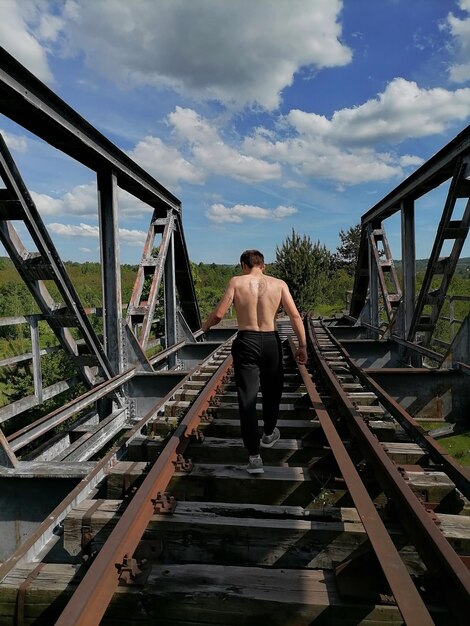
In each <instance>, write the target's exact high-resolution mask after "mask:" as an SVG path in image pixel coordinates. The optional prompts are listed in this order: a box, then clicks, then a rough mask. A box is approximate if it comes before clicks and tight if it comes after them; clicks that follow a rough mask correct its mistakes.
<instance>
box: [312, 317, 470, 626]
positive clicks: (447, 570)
mask: <svg viewBox="0 0 470 626" xmlns="http://www.w3.org/2000/svg"><path fill="white" fill-rule="evenodd" d="M322 330H324V329H322ZM327 336H328V335H327ZM308 337H309V342H310V345H311V347H312V349H313V355H314V358H315V362H316V364H317V366H318V367H319V369H320V371H321V373H322V375H323V377H324V378H325V379H326V381H327V383H328V386H329V388H330V391H331V392H332V393H333V395H334V396H335V398H336V399H337V400H338V402H339V403H340V405H341V406H342V407H343V409H344V416H345V419H346V422H347V425H348V428H349V430H350V432H351V434H352V435H353V437H355V438H356V440H357V442H358V444H359V447H360V449H361V451H362V453H363V455H364V457H365V458H366V459H367V460H368V461H369V462H370V463H371V465H372V466H373V468H374V470H375V472H376V476H377V480H378V481H379V483H380V484H381V486H382V488H383V490H384V492H385V493H386V494H387V496H388V497H389V498H390V499H391V500H392V501H393V502H394V504H395V509H396V512H397V514H398V516H399V519H400V522H401V524H402V525H403V527H404V528H405V529H406V531H407V532H408V534H409V536H410V538H411V539H412V541H413V542H414V544H415V546H416V549H417V550H418V553H419V555H420V557H421V558H422V560H423V562H424V563H425V564H426V566H427V567H428V569H429V570H430V571H431V572H438V573H439V579H440V580H441V581H442V585H441V588H442V589H443V591H444V592H445V594H446V596H447V600H448V604H449V608H450V609H451V610H452V612H453V613H454V615H455V618H456V623H462V624H464V623H465V624H466V623H467V619H466V618H465V615H467V616H468V610H469V608H470V572H469V571H468V570H467V568H466V567H465V565H464V563H463V562H462V560H461V559H460V558H459V556H458V555H457V554H456V552H455V551H454V550H453V548H452V546H451V545H450V544H449V543H448V541H447V540H446V539H445V538H444V537H443V535H442V533H441V532H440V530H439V529H438V527H437V526H436V524H435V523H434V522H433V521H432V519H431V517H430V515H429V514H428V512H427V511H426V510H425V509H424V507H423V506H422V504H421V503H420V502H419V500H418V499H417V497H416V496H415V494H414V493H413V491H412V490H411V489H410V488H409V486H408V485H407V484H406V482H405V481H404V480H403V477H402V476H401V474H400V472H399V471H398V469H397V467H396V466H395V464H394V463H393V462H392V461H391V460H390V458H389V457H388V455H387V453H386V452H385V450H384V448H383V446H382V445H381V444H380V442H379V441H378V439H377V438H376V437H375V436H374V435H373V434H372V432H371V431H370V429H369V428H368V426H367V425H366V423H365V421H364V420H363V418H362V416H361V414H360V413H359V412H358V411H357V410H356V408H355V407H354V405H353V404H352V402H351V401H350V400H349V398H348V397H347V394H346V393H345V391H344V390H343V389H342V387H341V384H340V382H339V380H338V378H337V377H336V376H335V375H334V373H333V372H332V371H331V369H330V368H329V366H328V364H327V363H326V360H325V359H324V357H323V356H322V354H321V351H320V348H319V345H318V341H317V335H316V332H315V330H314V328H313V324H312V321H311V320H309V323H308ZM328 338H329V337H328ZM334 345H335V347H336V348H338V349H339V350H340V351H341V353H342V354H343V355H344V349H343V348H342V347H341V345H340V344H338V343H335V344H334Z"/></svg>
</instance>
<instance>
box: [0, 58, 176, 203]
mask: <svg viewBox="0 0 470 626" xmlns="http://www.w3.org/2000/svg"><path fill="white" fill-rule="evenodd" d="M0 112H1V113H3V114H4V115H6V116H7V117H9V118H10V119H12V120H13V121H14V122H16V123H17V124H20V125H21V126H23V127H24V128H27V129H28V130H30V131H31V132H32V133H34V134H35V135H37V136H38V137H41V138H42V139H44V141H46V142H47V143H49V144H50V145H52V146H54V147H55V148H57V149H59V150H61V151H62V152H65V153H66V154H68V155H69V156H71V157H72V158H73V159H75V160H76V161H78V162H80V163H82V164H83V165H86V166H87V167H89V168H91V169H92V170H94V171H95V172H98V171H99V170H102V169H103V168H109V167H112V169H113V170H114V172H115V173H116V179H117V184H118V185H119V187H121V188H122V189H125V190H126V191H128V192H129V193H131V194H132V195H134V196H136V197H137V198H139V199H140V200H142V201H143V202H146V203H147V204H150V205H151V206H153V207H155V208H158V209H160V210H161V213H162V215H166V210H167V207H168V206H169V207H171V208H173V209H175V210H177V211H180V210H181V203H180V201H179V200H178V199H177V198H176V197H175V196H174V195H173V194H171V193H170V192H169V191H168V190H167V189H165V187H163V185H161V184H160V183H158V182H157V181H156V180H155V179H154V178H153V177H152V176H150V175H149V174H147V172H146V171H145V170H144V169H142V168H141V167H139V166H138V165H137V164H136V163H134V161H133V160H132V159H131V158H129V157H128V156H127V154H125V153H124V152H123V151H122V150H120V149H119V148H118V147H117V146H115V145H114V144H113V143H112V142H111V141H109V139H107V138H106V137H105V136H104V135H102V134H101V133H100V132H99V131H97V130H96V128H94V127H93V126H92V125H91V124H90V123H89V122H87V121H86V120H85V119H84V118H83V117H81V115H79V114H78V113H77V112H76V111H74V109H72V107H70V106H69V105H68V104H66V103H65V102H64V101H63V100H62V99H61V98H59V97H58V96H57V95H56V94H55V93H54V92H53V91H52V90H50V89H49V88H48V87H46V86H45V85H44V84H43V83H41V81H40V80H38V79H37V78H36V77H35V76H34V75H33V74H31V72H29V71H28V70H27V69H26V68H25V67H23V66H22V65H21V64H20V63H18V61H17V60H16V59H15V58H14V57H12V56H11V55H10V54H8V52H7V51H6V50H5V49H4V48H1V47H0Z"/></svg>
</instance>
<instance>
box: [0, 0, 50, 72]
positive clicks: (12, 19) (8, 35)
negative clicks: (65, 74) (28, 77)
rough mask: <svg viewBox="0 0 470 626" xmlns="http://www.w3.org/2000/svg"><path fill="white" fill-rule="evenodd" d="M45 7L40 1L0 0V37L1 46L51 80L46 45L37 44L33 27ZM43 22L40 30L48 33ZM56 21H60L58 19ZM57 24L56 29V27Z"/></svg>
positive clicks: (29, 68)
mask: <svg viewBox="0 0 470 626" xmlns="http://www.w3.org/2000/svg"><path fill="white" fill-rule="evenodd" d="M41 8H42V9H46V6H45V5H44V3H39V2H24V1H22V2H18V1H17V0H1V2H0V41H1V42H2V46H3V47H4V48H5V50H7V52H9V53H10V54H11V55H13V56H14V57H15V59H17V60H18V61H19V62H20V63H22V64H23V65H24V66H25V67H27V68H28V70H29V71H30V72H32V73H33V74H35V75H36V76H37V77H38V78H39V79H40V80H43V81H45V82H46V83H51V82H53V76H52V72H51V70H50V67H49V63H48V60H47V54H46V48H45V47H44V46H43V45H42V44H41V41H40V36H41V33H40V32H39V31H40V30H41V29H40V28H39V30H36V29H37V27H38V26H39V23H38V22H40V21H41V17H40V12H41ZM46 22H47V18H46V21H45V22H44V26H43V32H44V34H45V35H47V37H48V38H50V36H51V30H50V27H49V28H47V27H46ZM59 22H60V25H61V24H62V22H61V20H59ZM60 25H59V24H57V29H58V28H59V27H60Z"/></svg>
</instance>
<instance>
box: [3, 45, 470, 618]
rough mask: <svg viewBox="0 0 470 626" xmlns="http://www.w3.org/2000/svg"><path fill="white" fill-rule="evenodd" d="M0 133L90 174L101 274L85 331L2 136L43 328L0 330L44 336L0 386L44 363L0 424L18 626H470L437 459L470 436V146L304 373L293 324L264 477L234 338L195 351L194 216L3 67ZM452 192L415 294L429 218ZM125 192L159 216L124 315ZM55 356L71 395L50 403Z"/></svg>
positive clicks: (25, 269) (454, 486)
mask: <svg viewBox="0 0 470 626" xmlns="http://www.w3.org/2000/svg"><path fill="white" fill-rule="evenodd" d="M0 113H1V114H2V115H4V116H6V117H8V118H10V119H11V120H13V121H14V122H16V123H17V124H19V125H21V126H22V127H24V128H25V129H27V130H29V131H30V132H31V133H33V134H35V135H36V136H37V137H39V138H41V139H42V140H44V141H46V142H48V143H49V144H50V145H52V146H54V147H55V148H57V149H58V150H60V151H62V152H63V153H65V154H66V155H68V156H69V157H71V158H72V159H74V160H75V161H77V162H78V163H81V164H83V165H84V166H86V167H88V168H89V169H91V170H92V171H94V172H96V186H97V197H98V203H97V207H96V208H97V213H98V217H99V224H100V229H99V230H100V235H99V236H100V249H101V272H102V308H101V309H100V310H96V309H95V310H89V309H87V308H86V307H85V306H83V304H82V303H81V301H80V298H79V296H78V294H77V292H76V289H75V287H74V285H73V282H72V281H71V279H70V277H69V275H68V274H67V271H66V268H65V266H64V263H63V261H62V260H61V258H60V255H59V254H58V251H57V250H56V248H55V247H54V244H53V241H52V239H51V237H50V235H49V233H48V231H47V228H46V226H45V224H44V222H43V220H42V218H41V214H40V212H39V211H38V209H37V207H36V205H35V203H34V201H33V198H32V195H31V193H30V191H29V190H28V188H27V185H26V184H25V183H24V181H23V179H22V176H21V172H20V171H19V169H18V167H17V165H16V163H15V161H14V159H13V157H12V155H11V153H10V151H9V149H8V147H7V145H6V143H5V141H4V139H3V137H1V136H0V240H1V243H2V244H3V246H4V248H5V250H6V251H7V253H8V255H9V256H10V258H11V260H12V262H13V263H14V265H15V267H16V269H17V271H18V274H19V276H20V278H21V280H22V281H24V283H25V285H26V286H27V287H28V289H29V291H30V293H31V294H32V296H33V297H34V300H35V302H36V305H37V309H38V311H39V312H38V313H37V314H35V315H26V316H18V317H10V318H2V319H0V325H1V326H2V327H8V326H13V327H14V326H19V325H21V326H23V327H26V328H28V329H29V330H28V332H29V333H30V349H29V351H28V353H26V354H18V355H15V356H13V357H9V358H6V359H3V360H2V361H0V366H1V367H3V368H12V367H14V366H15V364H19V363H25V362H27V363H29V364H30V366H31V371H32V372H33V378H34V393H33V394H31V395H27V396H25V397H23V398H20V399H19V400H17V401H15V402H13V403H11V404H9V405H6V406H3V407H1V408H0V484H1V488H0V624H1V626H10V625H12V626H13V625H15V626H22V625H26V624H28V625H35V626H39V625H41V626H50V625H52V624H57V625H58V626H74V625H78V624H80V625H85V624H86V625H87V626H91V625H93V624H96V625H97V624H104V625H118V624H119V625H122V624H124V623H125V624H136V625H137V624H150V623H158V624H164V625H168V626H170V625H172V626H177V625H179V626H182V625H188V626H189V625H191V626H196V625H202V624H204V625H207V624H213V625H214V626H226V625H227V626H229V625H234V624H237V625H238V624H243V625H257V626H260V625H265V624H266V625H268V624H269V625H270V626H272V625H273V626H277V625H279V626H281V625H282V626H287V625H289V626H294V625H295V626H307V625H310V624H316V625H324V624H331V625H339V624H341V625H358V624H369V625H372V624H380V625H384V626H385V625H388V624H390V625H392V624H393V625H396V624H403V623H405V624H409V625H413V626H425V625H427V624H446V625H449V624H467V623H468V610H469V609H470V574H469V571H468V567H469V564H470V517H469V515H470V503H469V499H470V482H469V471H468V468H467V467H465V466H463V465H461V464H460V463H459V459H458V457H457V458H456V456H455V455H454V456H452V455H451V454H449V452H448V451H447V449H446V448H445V447H443V445H442V444H441V443H440V442H441V439H440V437H441V436H449V435H452V434H455V433H467V434H468V429H469V411H470V385H469V381H470V379H469V375H470V316H469V312H470V306H469V301H468V299H465V297H463V296H456V295H452V290H451V281H452V278H453V276H454V273H455V270H456V267H457V265H458V261H459V258H460V255H461V252H462V249H463V246H464V243H465V239H466V236H467V232H468V228H469V221H470V202H469V197H470V127H467V128H466V129H464V130H463V131H462V132H461V133H460V134H459V135H457V136H456V137H455V138H454V139H453V140H452V141H451V142H450V143H449V144H448V145H446V146H444V147H443V148H442V149H441V150H440V151H439V152H438V153H437V154H436V155H434V156H433V157H432V158H431V159H430V160H429V161H428V162H427V163H425V164H424V165H422V166H421V167H420V168H419V169H418V170H417V171H416V172H415V173H414V174H412V175H411V176H410V177H409V178H407V179H406V180H405V181H403V182H402V183H401V184H400V185H399V186H398V187H396V189H394V190H393V191H391V192H390V193H389V194H388V195H387V196H386V197H385V198H383V200H381V201H380V202H379V203H377V204H376V205H375V206H374V207H372V208H371V209H370V210H368V211H367V212H365V213H364V215H363V216H362V221H361V243H360V251H359V258H358V263H357V267H356V271H355V279H354V289H353V292H352V294H351V298H350V302H349V306H348V309H347V310H345V311H344V312H343V314H341V315H337V316H335V317H332V318H328V319H326V318H324V319H319V318H315V317H311V316H307V317H306V318H305V326H306V330H307V336H308V353H309V360H308V363H307V365H305V366H304V365H301V366H298V365H297V364H296V363H295V361H294V359H293V356H292V355H293V353H294V352H295V348H296V344H295V337H294V336H293V335H292V332H291V330H290V327H289V324H288V323H286V321H285V320H283V319H282V318H281V319H279V330H280V333H281V337H282V340H283V350H284V360H285V369H286V382H285V386H284V389H283V399H282V404H281V420H280V423H279V427H280V430H281V435H282V437H281V440H280V441H279V442H278V443H276V444H275V446H274V447H272V448H271V449H267V450H265V456H264V463H265V473H264V474H263V475H258V476H249V475H247V474H246V472H245V470H244V465H245V463H246V459H245V453H244V450H243V447H242V445H241V442H240V438H239V430H238V420H237V402H236V390H235V387H234V382H233V377H232V368H231V356H230V345H231V341H232V339H233V337H234V334H235V332H236V328H235V327H233V326H232V327H231V326H230V325H226V326H223V327H220V328H219V327H218V328H216V329H212V330H211V331H210V332H209V333H208V334H207V335H206V336H203V334H202V332H201V328H200V327H201V319H200V313H199V308H198V303H197V299H196V293H195V289H194V283H193V279H192V275H191V268H190V262H189V257H188V252H187V248H186V243H185V236H184V229H183V219H182V206H181V202H180V200H179V199H178V198H176V197H175V196H173V195H172V194H171V193H169V192H168V191H167V190H166V189H165V188H164V187H163V186H162V185H160V184H159V183H158V182H157V181H156V180H155V179H154V178H152V177H151V176H150V175H149V174H148V173H147V172H146V171H144V170H143V169H142V168H140V167H139V166H138V165H137V164H136V163H134V162H133V161H132V160H131V159H130V158H129V157H128V156H127V155H126V154H124V153H123V152H122V151H121V150H119V149H118V148H117V147H116V146H115V145H113V144H112V143H111V142H110V141H109V140H108V139H107V138H106V137H104V136H103V135H102V134H101V133H99V132H98V131H97V130H96V129H95V128H93V127H92V126H91V125H90V124H89V123H88V122H87V121H86V120H85V119H83V118H82V117H81V116H80V115H79V114H78V113H77V112H75V111H74V110H73V109H72V108H71V107H70V106H68V105H67V104H66V103H65V102H63V101H62V100H61V99H60V98H59V97H58V96H57V95H56V94H55V93H53V92H52V91H51V90H50V89H48V88H47V87H46V86H45V85H43V84H42V83H41V82H40V81H38V80H37V79H36V78H35V77H34V76H33V75H31V74H30V73H29V72H28V71H27V70H26V69H25V68H24V67H22V66H21V65H20V64H19V63H18V62H17V61H16V60H15V59H13V58H12V57H11V56H10V55H8V53H6V52H5V51H4V50H0ZM437 187H441V188H442V189H445V195H446V197H445V200H444V203H443V207H442V216H441V219H440V222H439V224H438V227H437V229H436V232H435V233H434V243H433V246H432V252H431V254H430V257H429V259H428V262H427V267H426V269H425V272H424V277H423V278H422V281H421V280H420V281H419V282H420V284H419V285H418V281H417V275H416V258H415V245H414V242H415V213H416V211H418V210H425V206H426V202H425V200H426V197H427V194H429V193H431V192H432V191H433V190H435V189H436V188H437ZM118 188H119V189H123V190H125V191H126V192H128V193H129V194H131V195H132V196H134V197H135V198H137V199H138V200H140V201H141V202H144V203H146V204H147V205H149V206H150V207H151V208H152V211H153V213H152V217H151V220H150V224H149V230H148V236H147V239H146V242H145V246H144V250H143V253H142V259H141V262H140V265H139V268H138V271H137V275H136V278H135V284H134V288H133V291H132V295H131V298H130V301H129V302H128V303H123V302H122V289H121V273H120V260H119V242H118V233H119V207H118V201H117V190H118ZM395 214H396V215H399V216H400V218H401V227H402V232H401V250H400V251H399V255H400V256H401V271H398V270H397V266H396V264H395V262H394V259H393V256H392V252H391V247H390V245H389V242H388V239H387V236H386V232H385V225H386V220H387V219H388V218H389V217H391V216H393V215H395ZM25 233H27V240H25V238H24V234H25ZM162 303H163V320H162V319H161V314H159V315H157V306H158V305H159V304H160V305H161V304H162ZM96 318H99V319H100V320H101V322H100V324H101V325H102V329H101V328H100V330H99V331H97V330H96V329H97V328H98V327H99V325H97V323H96V322H95V320H96ZM45 324H47V325H48V327H49V328H50V330H51V331H52V332H53V334H54V337H55V339H56V345H54V346H48V347H45V346H44V345H43V343H42V342H41V329H42V328H44V325H45ZM157 325H158V328H159V331H158V332H157V331H156V327H157ZM444 327H445V329H446V330H443V328H444ZM156 345H158V350H156V349H155V346H156ZM59 351H62V352H64V353H65V354H66V355H67V356H68V358H69V360H70V363H71V365H72V366H73V370H74V375H73V376H69V377H68V378H65V379H63V380H58V381H56V382H54V383H53V384H51V385H49V386H45V385H44V384H43V377H42V366H41V363H42V362H43V359H44V358H45V357H47V355H48V354H50V353H51V352H59ZM74 389H76V393H75V394H74V396H73V399H72V400H70V401H68V402H67V403H65V404H61V403H60V402H57V403H56V405H57V406H58V408H55V409H54V410H53V411H52V412H51V411H49V412H48V411H47V410H46V409H44V408H43V407H44V406H45V405H44V403H46V402H47V401H49V400H51V399H53V398H55V399H56V400H59V399H60V397H61V396H60V394H62V393H63V392H64V391H66V390H67V391H70V390H74ZM46 406H47V405H46ZM33 410H35V411H34V413H33V412H32V411H33ZM32 415H36V416H37V415H39V417H35V418H32V417H31V416H32ZM469 441H470V440H469ZM469 445H470V444H469Z"/></svg>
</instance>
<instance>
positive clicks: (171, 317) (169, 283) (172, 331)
mask: <svg viewBox="0 0 470 626" xmlns="http://www.w3.org/2000/svg"><path fill="white" fill-rule="evenodd" d="M164 280H165V283H164V285H165V342H166V347H167V348H169V347H170V346H173V345H174V344H175V343H176V339H177V338H176V280H175V238H174V230H172V232H171V235H170V242H169V246H168V252H167V254H166V259H165V278H164ZM175 364H176V355H175V354H172V355H171V356H169V357H168V367H173V366H174V365H175Z"/></svg>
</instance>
